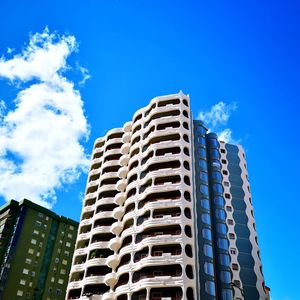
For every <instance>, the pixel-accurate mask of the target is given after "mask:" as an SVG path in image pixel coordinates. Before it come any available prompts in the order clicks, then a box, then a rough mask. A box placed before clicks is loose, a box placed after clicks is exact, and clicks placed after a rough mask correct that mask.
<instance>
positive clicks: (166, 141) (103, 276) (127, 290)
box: [66, 93, 197, 300]
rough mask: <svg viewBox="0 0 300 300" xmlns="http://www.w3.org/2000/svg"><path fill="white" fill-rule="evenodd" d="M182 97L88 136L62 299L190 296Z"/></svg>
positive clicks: (155, 103)
mask: <svg viewBox="0 0 300 300" xmlns="http://www.w3.org/2000/svg"><path fill="white" fill-rule="evenodd" d="M191 140H192V136H191V129H190V107H189V98H188V97H187V96H185V95H184V94H182V93H179V94H175V95H169V96H163V97H157V98H154V99H153V100H152V101H151V102H150V104H149V105H148V106H147V107H145V108H143V109H140V110H139V111H137V112H136V113H135V115H134V116H133V119H132V121H131V122H128V123H126V124H125V125H124V126H123V128H121V129H113V130H110V131H109V132H108V133H107V134H106V136H104V137H103V138H99V139H97V140H96V142H95V145H94V150H93V156H92V162H91V168H90V172H89V177H88V183H87V188H86V195H85V198H84V203H83V209H82V215H81V221H80V225H79V231H78V237H77V242H76V248H75V252H74V257H73V266H72V269H71V273H70V280H69V285H68V289H67V295H66V299H79V298H80V299H91V298H89V297H91V295H93V296H92V299H99V300H100V299H103V300H104V299H105V300H113V299H116V300H124V299H138V300H142V299H153V300H154V299H163V300H173V299H176V300H177V299H188V300H192V299H196V298H197V296H196V294H197V292H196V289H195V287H196V282H195V278H196V266H195V244H194V236H193V232H194V229H193V227H194V220H193V216H194V208H193V194H194V193H193V178H192V168H193V166H192V161H191V159H192V158H191V157H192V147H191V145H192V142H191Z"/></svg>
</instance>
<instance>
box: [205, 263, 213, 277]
mask: <svg viewBox="0 0 300 300" xmlns="http://www.w3.org/2000/svg"><path fill="white" fill-rule="evenodd" d="M204 272H205V273H206V274H208V275H211V276H214V265H213V264H212V263H208V262H206V263H205V264H204Z"/></svg>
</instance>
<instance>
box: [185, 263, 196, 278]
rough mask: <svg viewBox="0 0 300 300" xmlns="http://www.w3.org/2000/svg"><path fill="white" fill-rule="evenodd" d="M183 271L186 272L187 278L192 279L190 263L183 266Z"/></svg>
mask: <svg viewBox="0 0 300 300" xmlns="http://www.w3.org/2000/svg"><path fill="white" fill-rule="evenodd" d="M185 273H186V276H187V277H188V278H189V279H193V278H194V274H193V267H192V266H191V265H187V266H186V268H185Z"/></svg>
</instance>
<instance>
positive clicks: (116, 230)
mask: <svg viewBox="0 0 300 300" xmlns="http://www.w3.org/2000/svg"><path fill="white" fill-rule="evenodd" d="M122 230H123V222H120V221H118V222H115V223H113V224H112V225H111V232H112V233H113V234H115V235H119V234H120V233H121V231H122Z"/></svg>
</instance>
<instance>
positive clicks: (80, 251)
mask: <svg viewBox="0 0 300 300" xmlns="http://www.w3.org/2000/svg"><path fill="white" fill-rule="evenodd" d="M87 253H88V248H79V249H76V250H75V251H74V256H80V255H85V254H87Z"/></svg>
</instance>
